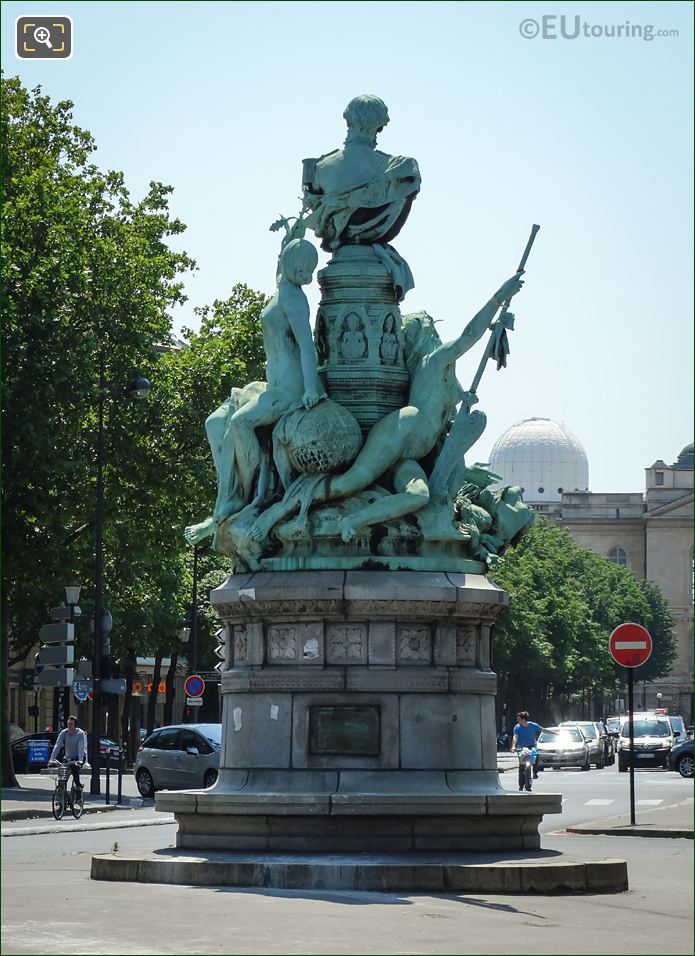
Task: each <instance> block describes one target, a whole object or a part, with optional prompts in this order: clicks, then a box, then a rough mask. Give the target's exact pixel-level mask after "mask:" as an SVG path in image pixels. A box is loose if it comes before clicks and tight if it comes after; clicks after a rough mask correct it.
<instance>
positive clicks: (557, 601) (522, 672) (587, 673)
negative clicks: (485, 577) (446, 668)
mask: <svg viewBox="0 0 695 956" xmlns="http://www.w3.org/2000/svg"><path fill="white" fill-rule="evenodd" d="M493 577H494V578H495V580H496V581H497V583H498V584H500V585H501V586H502V587H504V588H505V589H506V590H507V591H508V592H509V596H510V607H509V610H508V611H507V612H505V614H504V615H503V617H502V619H501V621H500V623H499V625H498V627H497V628H496V629H495V632H494V634H493V666H494V668H495V669H496V670H497V672H498V676H499V680H500V693H499V695H498V707H499V708H500V710H501V708H502V706H503V703H504V701H506V702H507V704H508V720H509V719H510V718H511V717H512V716H513V714H515V713H516V710H517V708H518V707H520V706H522V705H523V706H524V707H525V708H528V707H533V708H534V710H535V711H536V713H537V715H538V716H539V717H540V718H541V719H542V720H544V721H549V720H552V719H555V718H557V717H564V716H569V711H570V710H571V709H575V710H576V709H577V708H580V709H581V710H582V712H584V711H587V712H588V713H590V714H591V715H593V712H594V711H600V710H601V709H602V706H603V703H604V701H606V700H608V699H609V698H610V697H611V696H612V695H613V694H614V692H615V689H616V687H617V686H618V685H619V684H621V683H622V681H623V680H624V674H621V673H620V672H621V671H622V670H623V669H622V668H619V667H618V666H617V665H616V664H615V663H614V662H613V659H612V658H611V656H610V652H609V650H608V638H609V637H610V634H611V631H612V630H613V629H614V628H615V627H617V625H618V624H621V623H623V622H624V621H634V622H636V623H638V624H643V625H644V626H645V627H647V629H649V630H650V631H653V637H654V639H655V647H656V645H657V642H658V645H659V651H658V654H655V655H653V658H654V661H653V664H652V667H651V668H650V670H649V672H648V676H646V679H647V680H650V679H653V678H654V677H657V676H661V675H663V674H664V673H666V672H667V671H668V669H669V666H670V664H671V662H672V660H673V657H674V653H675V649H674V637H673V631H672V621H671V619H670V616H669V612H668V608H667V606H666V602H665V601H664V598H663V597H662V595H661V594H660V592H659V590H658V588H657V587H656V585H654V584H653V583H651V582H645V581H637V579H636V578H635V576H634V574H633V573H632V571H630V570H628V569H627V568H621V567H618V566H617V565H615V564H613V563H612V562H610V561H608V560H607V559H606V558H603V557H601V556H600V555H596V554H594V553H593V552H591V551H587V550H586V549H584V548H580V547H579V546H578V545H576V544H575V542H574V539H573V538H572V536H571V534H570V533H569V532H568V531H565V530H563V529H560V528H557V527H555V526H553V525H551V524H549V523H548V522H547V521H546V520H543V519H541V520H539V521H537V522H536V523H535V524H534V526H533V527H532V528H531V529H530V530H529V532H528V534H527V535H526V536H525V537H524V539H523V540H522V541H521V543H520V544H519V546H518V547H517V548H516V549H514V550H513V551H510V552H507V554H506V555H505V557H504V561H503V562H502V563H501V564H500V566H499V567H498V568H497V569H496V570H495V571H494V573H493ZM649 663H650V664H651V663H652V662H651V661H650V662H649ZM644 672H645V675H647V670H646V665H645V668H644ZM639 679H645V677H643V676H642V669H640V672H639ZM498 719H500V720H501V713H500V714H499V715H498Z"/></svg>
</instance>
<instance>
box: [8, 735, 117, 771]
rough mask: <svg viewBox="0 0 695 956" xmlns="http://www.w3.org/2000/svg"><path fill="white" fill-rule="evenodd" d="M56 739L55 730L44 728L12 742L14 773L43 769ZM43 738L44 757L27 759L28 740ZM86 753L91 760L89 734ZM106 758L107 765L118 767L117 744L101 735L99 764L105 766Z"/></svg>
mask: <svg viewBox="0 0 695 956" xmlns="http://www.w3.org/2000/svg"><path fill="white" fill-rule="evenodd" d="M57 739H58V731H57V730H44V731H43V732H42V733H38V734H26V735H25V736H24V737H20V738H19V740H15V742H14V743H13V744H12V765H13V767H14V772H15V773H32V772H33V771H36V772H38V771H39V770H43V769H44V767H46V766H47V764H48V761H49V759H50V756H51V751H52V750H53V748H54V746H55V742H56V740H57ZM39 740H45V741H47V742H48V748H47V750H46V749H45V748H41V749H42V750H43V751H44V753H45V754H46V756H45V759H41V760H39V761H36V760H33V761H31V762H30V761H29V742H30V741H39ZM32 750H33V751H34V755H35V756H37V755H38V753H37V751H38V748H37V747H36V746H34V747H32ZM87 754H88V757H89V762H90V763H91V762H92V759H91V757H92V741H91V735H89V734H88V735H87ZM107 760H108V764H109V767H114V768H117V767H118V744H117V743H115V742H114V741H113V740H109V739H108V738H106V737H102V738H101V740H100V741H99V766H100V767H105V766H106V762H107Z"/></svg>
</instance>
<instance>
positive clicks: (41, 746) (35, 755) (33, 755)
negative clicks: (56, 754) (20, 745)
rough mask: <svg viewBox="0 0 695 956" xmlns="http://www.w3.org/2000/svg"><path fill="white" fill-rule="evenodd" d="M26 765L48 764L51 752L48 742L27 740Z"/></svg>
mask: <svg viewBox="0 0 695 956" xmlns="http://www.w3.org/2000/svg"><path fill="white" fill-rule="evenodd" d="M27 747H28V748H29V749H28V751H27V763H30V764H32V763H48V757H49V754H50V752H51V749H52V748H51V741H50V740H28V741H27Z"/></svg>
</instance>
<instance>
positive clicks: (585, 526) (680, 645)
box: [490, 418, 695, 724]
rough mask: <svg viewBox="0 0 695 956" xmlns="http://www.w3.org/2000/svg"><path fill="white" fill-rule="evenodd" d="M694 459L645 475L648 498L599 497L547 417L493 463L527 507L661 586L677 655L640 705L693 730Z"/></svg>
mask: <svg viewBox="0 0 695 956" xmlns="http://www.w3.org/2000/svg"><path fill="white" fill-rule="evenodd" d="M577 446H578V448H577ZM573 457H574V462H575V464H574V466H573V465H572V459H573ZM693 458H694V455H693V445H692V444H690V445H686V447H685V448H683V450H682V451H681V453H680V454H679V455H678V458H677V460H676V461H675V462H674V463H673V464H672V465H667V464H666V463H665V462H664V461H662V460H658V461H656V462H654V464H653V465H651V466H650V467H649V468H646V469H645V489H644V492H625V493H618V494H606V493H596V492H591V491H589V490H587V486H588V474H587V459H586V455H585V453H584V450H583V448H582V447H581V445H580V444H579V443H578V442H577V439H576V438H574V436H572V435H571V433H569V432H568V430H567V429H566V428H565V427H564V426H563V425H559V424H558V423H556V422H551V421H550V420H549V419H540V418H539V419H529V420H526V421H525V422H519V423H517V424H516V425H514V426H512V428H510V429H509V430H508V431H507V432H505V434H504V435H503V436H502V438H500V440H499V441H498V442H497V443H496V445H495V447H494V448H493V450H492V454H491V457H490V467H491V469H492V471H494V472H496V473H497V474H498V475H502V476H503V478H504V484H511V483H513V484H521V485H522V486H523V487H524V489H525V494H524V499H525V501H527V502H528V503H529V504H531V505H532V506H533V507H534V508H535V509H536V511H537V512H538V513H540V514H543V515H545V516H546V517H547V518H549V520H551V521H552V522H553V523H555V524H557V525H559V526H560V527H563V528H566V529H567V530H568V531H570V532H571V533H572V535H573V537H574V539H575V541H576V542H577V544H578V545H580V546H581V547H583V548H588V549H589V550H591V551H594V552H595V553H596V554H601V555H603V556H604V557H607V558H608V559H609V560H611V561H613V562H615V563H616V564H619V565H622V566H625V567H629V568H631V570H632V571H633V572H634V573H635V575H636V577H638V578H640V579H641V578H648V579H649V580H650V581H653V582H654V583H655V584H657V585H658V586H659V588H660V590H661V592H662V594H663V595H664V597H665V598H666V600H667V601H668V603H669V607H670V609H671V613H672V614H673V617H674V619H675V632H676V648H677V656H676V661H675V663H674V666H673V669H672V672H671V673H670V674H669V675H668V676H667V677H665V678H662V679H659V680H656V681H653V682H651V683H649V684H638V685H637V701H638V702H639V703H640V704H641V706H642V707H643V708H644V709H651V708H654V707H659V706H660V707H665V708H668V710H669V711H670V712H671V713H675V714H682V716H683V717H684V718H685V720H686V722H688V723H691V724H692V722H693V698H692V694H693V677H694V670H695V661H694V655H693V591H694V577H693ZM657 695H658V696H657Z"/></svg>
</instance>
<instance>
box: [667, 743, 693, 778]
mask: <svg viewBox="0 0 695 956" xmlns="http://www.w3.org/2000/svg"><path fill="white" fill-rule="evenodd" d="M668 765H669V767H670V768H671V770H677V771H678V773H679V774H680V775H681V777H692V775H693V742H692V740H684V741H683V742H682V743H680V744H675V746H673V747H672V748H671V753H670V754H669V755H668Z"/></svg>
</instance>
